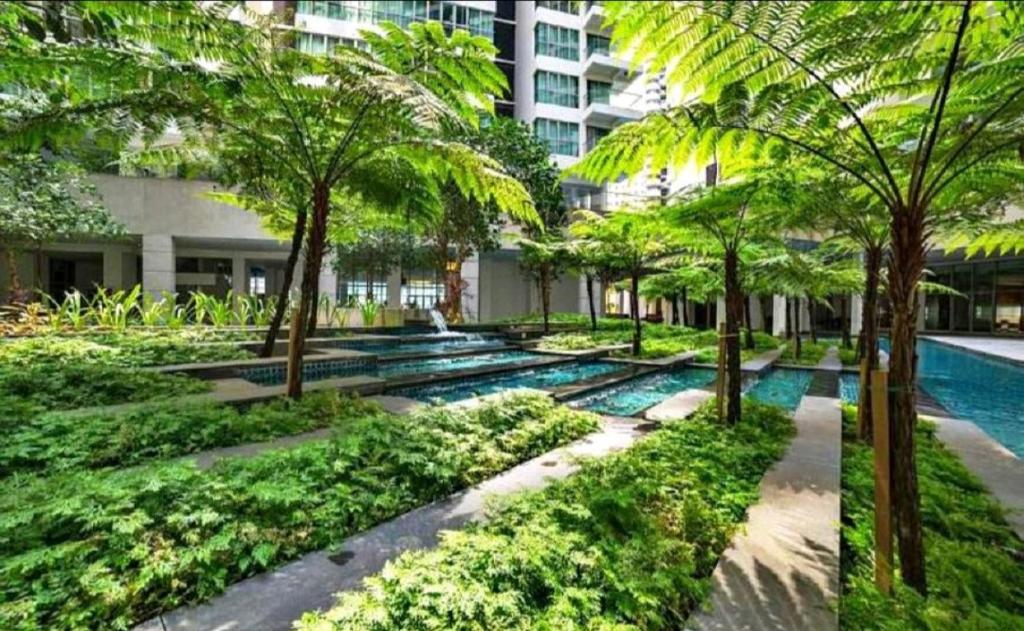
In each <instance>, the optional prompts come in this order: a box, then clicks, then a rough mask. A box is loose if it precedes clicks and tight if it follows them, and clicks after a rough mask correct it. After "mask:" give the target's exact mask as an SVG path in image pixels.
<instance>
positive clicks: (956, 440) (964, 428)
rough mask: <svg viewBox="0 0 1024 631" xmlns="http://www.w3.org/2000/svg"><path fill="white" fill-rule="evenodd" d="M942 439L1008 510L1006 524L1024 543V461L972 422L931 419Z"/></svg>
mask: <svg viewBox="0 0 1024 631" xmlns="http://www.w3.org/2000/svg"><path fill="white" fill-rule="evenodd" d="M930 420H931V421H932V422H934V423H935V424H936V425H937V426H938V432H937V434H938V437H939V440H941V441H942V442H943V443H945V445H946V446H947V447H948V448H949V449H950V451H952V452H953V453H955V454H956V455H957V456H959V457H960V460H961V461H962V462H963V463H964V466H966V467H967V468H968V469H970V470H971V472H972V473H974V475H976V476H978V477H979V478H981V481H982V482H983V483H984V484H985V486H986V487H988V490H989V492H990V493H992V495H993V496H994V497H995V498H996V499H998V500H999V501H1000V502H1001V503H1002V504H1003V506H1004V507H1005V508H1006V512H1007V514H1006V521H1007V522H1008V523H1009V524H1010V527H1011V528H1013V529H1014V531H1015V532H1016V533H1017V536H1019V537H1020V538H1021V539H1024V460H1021V459H1020V458H1018V457H1017V456H1015V455H1014V454H1013V453H1012V452H1010V450H1009V449H1007V448H1006V447H1003V446H1002V445H1000V444H999V443H997V442H996V441H995V440H993V439H992V438H991V437H989V435H988V434H986V433H985V432H984V431H982V429H981V428H980V427H978V426H977V425H975V424H974V423H971V422H970V421H958V420H956V419H951V418H933V419H930Z"/></svg>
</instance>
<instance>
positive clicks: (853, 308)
mask: <svg viewBox="0 0 1024 631" xmlns="http://www.w3.org/2000/svg"><path fill="white" fill-rule="evenodd" d="M863 326H864V297H863V296H861V295H860V294H856V295H854V296H850V335H853V336H857V335H860V330H861V328H862V327H863Z"/></svg>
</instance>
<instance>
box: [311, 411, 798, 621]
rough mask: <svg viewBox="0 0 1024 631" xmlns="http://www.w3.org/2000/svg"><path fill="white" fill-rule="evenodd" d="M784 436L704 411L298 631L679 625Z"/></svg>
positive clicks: (508, 507) (502, 510) (749, 416)
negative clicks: (718, 419)
mask: <svg viewBox="0 0 1024 631" xmlns="http://www.w3.org/2000/svg"><path fill="white" fill-rule="evenodd" d="M792 431H793V429H792V424H791V422H790V420H789V419H788V417H787V416H786V415H785V414H784V413H783V412H782V411H781V410H780V409H779V408H772V407H768V406H763V405H759V404H757V403H754V402H748V403H747V404H746V406H745V415H744V418H743V420H742V422H740V423H739V424H738V425H737V426H736V427H732V428H727V427H723V426H722V425H720V424H718V423H717V422H715V421H714V420H713V413H712V411H711V409H710V407H706V408H705V409H704V410H702V411H701V412H699V413H698V415H697V417H696V418H695V419H693V420H690V421H686V422H678V423H672V424H667V425H666V426H664V428H663V429H661V430H659V431H657V432H655V433H654V434H651V435H650V436H648V437H647V438H645V439H643V440H641V441H640V442H639V443H637V444H636V445H635V446H634V447H632V448H630V449H629V450H626V451H624V452H622V453H620V454H617V455H612V456H608V457H606V458H604V459H601V460H596V461H589V462H587V463H586V464H585V465H584V466H583V469H582V470H581V471H580V472H579V473H577V474H576V475H575V476H573V477H571V478H569V479H567V480H565V481H562V482H556V483H554V484H552V485H551V486H549V487H548V488H547V489H545V490H543V491H539V492H529V493H521V494H518V495H516V496H513V497H511V498H508V499H506V500H505V501H504V502H502V503H501V505H500V506H498V507H497V508H496V509H495V510H494V513H493V514H492V516H491V519H490V521H488V523H486V524H484V525H475V526H471V527H469V528H467V529H465V530H462V531H458V532H449V533H446V534H445V536H444V539H443V541H442V543H441V545H440V546H439V547H438V548H436V549H434V550H431V551H418V552H410V553H406V554H403V555H402V556H401V557H399V558H398V560H397V561H394V562H391V563H389V564H388V565H387V566H386V567H385V569H384V570H383V572H382V573H381V574H379V575H377V576H374V577H371V578H370V579H368V580H367V581H366V582H365V591H360V592H349V593H345V594H342V595H341V596H340V597H339V601H338V603H337V605H336V606H335V607H334V608H333V609H331V610H329V611H327V612H326V613H322V614H317V613H308V614H306V615H305V616H304V617H303V619H302V623H301V628H303V629H307V630H313V629H316V630H326V629H346V630H349V629H373V630H374V631H391V630H395V631H397V630H405V629H445V630H450V631H460V630H470V629H472V630H478V629H608V630H610V629H623V630H625V629H647V630H658V629H679V628H682V627H683V625H684V622H685V620H686V618H687V617H688V616H689V614H690V613H691V612H692V611H693V610H694V609H695V608H696V607H697V606H698V604H699V603H700V601H701V600H702V599H703V598H704V597H705V596H706V595H707V592H708V588H709V583H710V581H709V576H710V575H711V572H712V571H713V570H714V567H715V564H716V563H717V560H718V557H719V556H720V555H721V553H722V551H723V550H724V549H725V547H726V546H727V545H728V543H729V541H730V539H731V538H732V536H733V535H734V534H735V532H736V530H737V527H738V525H739V523H740V522H741V521H742V520H743V518H744V514H745V511H746V508H747V506H749V505H750V504H751V503H752V502H754V501H755V500H756V499H757V496H758V491H757V490H758V484H759V481H760V479H761V477H762V475H763V474H764V472H765V470H766V469H767V468H768V467H769V466H770V465H771V463H772V462H773V461H775V460H776V459H777V458H779V457H780V456H781V455H782V453H783V451H784V449H785V445H786V443H787V442H788V440H789V437H790V436H791V435H792Z"/></svg>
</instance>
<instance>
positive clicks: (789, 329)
mask: <svg viewBox="0 0 1024 631" xmlns="http://www.w3.org/2000/svg"><path fill="white" fill-rule="evenodd" d="M791 337H793V299H792V298H786V339H787V340H788V339H789V338H791Z"/></svg>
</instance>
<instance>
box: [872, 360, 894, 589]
mask: <svg viewBox="0 0 1024 631" xmlns="http://www.w3.org/2000/svg"><path fill="white" fill-rule="evenodd" d="M871 411H872V415H873V416H874V434H875V435H874V442H875V585H876V586H877V587H878V589H879V591H881V592H882V593H883V594H891V593H892V563H893V560H892V498H891V497H890V489H891V488H892V482H891V480H892V477H891V473H890V463H889V456H890V454H889V371H887V370H875V371H872V373H871Z"/></svg>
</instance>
